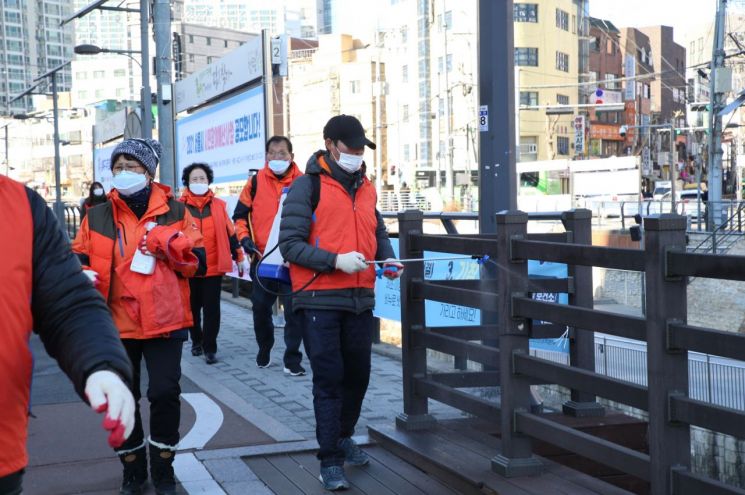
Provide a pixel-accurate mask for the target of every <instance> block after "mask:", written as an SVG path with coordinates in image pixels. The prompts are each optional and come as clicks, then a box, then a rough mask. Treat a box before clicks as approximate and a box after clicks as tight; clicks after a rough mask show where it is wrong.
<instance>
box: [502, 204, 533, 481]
mask: <svg viewBox="0 0 745 495" xmlns="http://www.w3.org/2000/svg"><path fill="white" fill-rule="evenodd" d="M527 230H528V215H527V214H525V213H523V212H521V211H511V212H503V213H498V214H497V242H498V247H497V250H498V252H497V265H498V269H497V286H498V287H499V297H498V302H497V314H498V321H497V326H498V328H499V381H500V386H501V394H500V395H501V411H500V413H501V418H500V423H501V431H502V452H501V453H500V454H498V455H497V456H496V457H494V458H493V459H492V461H491V466H492V470H493V471H495V472H497V473H499V474H500V475H502V476H506V477H513V476H528V475H533V474H538V473H540V472H541V471H542V470H543V464H542V463H541V461H539V460H538V459H537V458H536V457H534V456H533V454H532V448H531V441H530V438H528V437H526V436H524V435H522V434H519V433H517V432H516V431H515V413H516V412H519V411H524V412H528V411H529V410H530V405H531V402H530V398H531V394H530V382H529V380H528V379H527V378H526V377H524V376H520V375H515V374H514V370H513V366H512V362H513V359H512V358H513V356H514V355H515V354H523V355H527V354H528V353H529V349H528V338H529V325H528V322H527V321H525V320H524V319H517V318H513V317H512V297H513V296H515V295H525V294H527V291H528V260H518V259H513V258H512V249H511V240H512V239H513V238H515V237H524V236H525V234H526V233H527Z"/></svg>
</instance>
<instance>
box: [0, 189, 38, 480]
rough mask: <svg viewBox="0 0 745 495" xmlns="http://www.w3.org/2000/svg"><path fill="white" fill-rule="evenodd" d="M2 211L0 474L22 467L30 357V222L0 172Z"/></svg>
mask: <svg viewBox="0 0 745 495" xmlns="http://www.w3.org/2000/svg"><path fill="white" fill-rule="evenodd" d="M0 198H2V200H3V210H4V213H5V214H4V215H3V218H4V220H3V221H0V239H2V240H3V242H1V243H0V259H2V260H3V263H4V264H5V267H4V268H3V283H2V284H0V315H2V320H1V321H0V334H1V335H2V345H0V404H2V406H0V477H2V476H7V475H9V474H11V473H15V472H16V471H19V470H21V469H23V468H24V467H26V464H28V454H27V453H26V435H27V427H28V407H29V389H30V386H31V371H32V358H31V350H30V349H29V336H30V335H31V328H32V327H33V316H32V314H31V294H32V283H33V264H32V257H33V244H34V225H33V217H32V214H31V205H30V204H29V201H28V195H27V193H26V190H25V189H24V187H23V186H22V185H21V184H19V183H17V182H15V181H12V180H10V179H8V178H7V177H3V176H0Z"/></svg>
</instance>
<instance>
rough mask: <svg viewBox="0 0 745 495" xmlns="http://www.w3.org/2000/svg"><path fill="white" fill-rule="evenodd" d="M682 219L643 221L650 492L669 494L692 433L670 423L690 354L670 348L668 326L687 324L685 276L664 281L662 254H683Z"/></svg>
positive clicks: (685, 458)
mask: <svg viewBox="0 0 745 495" xmlns="http://www.w3.org/2000/svg"><path fill="white" fill-rule="evenodd" d="M685 228H686V220H685V218H684V217H682V216H680V215H670V214H665V215H660V216H659V217H648V218H645V219H644V235H645V237H646V239H645V249H644V257H645V261H646V263H645V278H646V283H647V296H646V298H647V374H648V376H647V383H648V391H649V458H650V467H649V475H650V483H651V488H652V493H672V487H671V474H670V473H671V471H670V470H671V468H673V467H680V466H683V467H686V468H687V467H689V466H690V456H691V443H690V428H689V426H688V425H687V424H683V423H674V422H671V421H670V419H669V418H670V414H669V413H670V411H669V407H670V397H671V396H673V395H683V396H687V395H688V352H687V351H685V350H680V349H672V348H670V347H669V346H668V338H667V325H668V324H669V323H672V322H680V323H685V322H686V314H687V300H686V286H687V283H688V280H687V277H668V276H667V273H666V262H665V261H666V260H665V258H666V253H667V252H668V251H669V250H671V249H679V250H685V246H686V240H685V234H686V233H685Z"/></svg>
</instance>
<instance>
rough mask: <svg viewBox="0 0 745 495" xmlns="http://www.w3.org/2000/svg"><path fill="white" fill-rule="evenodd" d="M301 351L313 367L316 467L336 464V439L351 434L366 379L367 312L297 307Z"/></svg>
mask: <svg viewBox="0 0 745 495" xmlns="http://www.w3.org/2000/svg"><path fill="white" fill-rule="evenodd" d="M302 314H303V318H304V325H303V329H304V331H303V338H304V339H305V350H306V352H307V353H308V358H309V359H310V366H311V368H312V369H313V409H314V410H315V415H316V439H317V440H318V445H319V446H320V447H321V448H320V450H319V451H318V458H319V459H320V460H321V466H323V467H327V466H341V465H342V464H344V452H343V451H342V450H341V449H340V448H339V447H338V442H339V439H340V438H346V437H351V436H352V434H353V433H354V427H355V425H356V424H357V420H358V419H359V417H360V410H361V409H362V401H363V400H364V398H365V393H366V392H367V385H368V383H369V381H370V353H371V351H372V333H373V327H374V319H373V315H372V311H365V312H364V313H362V314H359V315H358V314H355V313H350V312H348V311H331V310H322V309H321V310H309V309H306V310H303V311H302Z"/></svg>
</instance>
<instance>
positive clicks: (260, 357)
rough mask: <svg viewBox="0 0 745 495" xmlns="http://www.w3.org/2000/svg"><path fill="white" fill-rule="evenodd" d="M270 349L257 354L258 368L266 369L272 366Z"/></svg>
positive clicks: (261, 350)
mask: <svg viewBox="0 0 745 495" xmlns="http://www.w3.org/2000/svg"><path fill="white" fill-rule="evenodd" d="M271 352H272V351H271V350H270V349H259V353H258V354H256V366H258V367H259V368H266V367H267V366H269V365H270V364H272V360H271V358H270V355H271Z"/></svg>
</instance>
